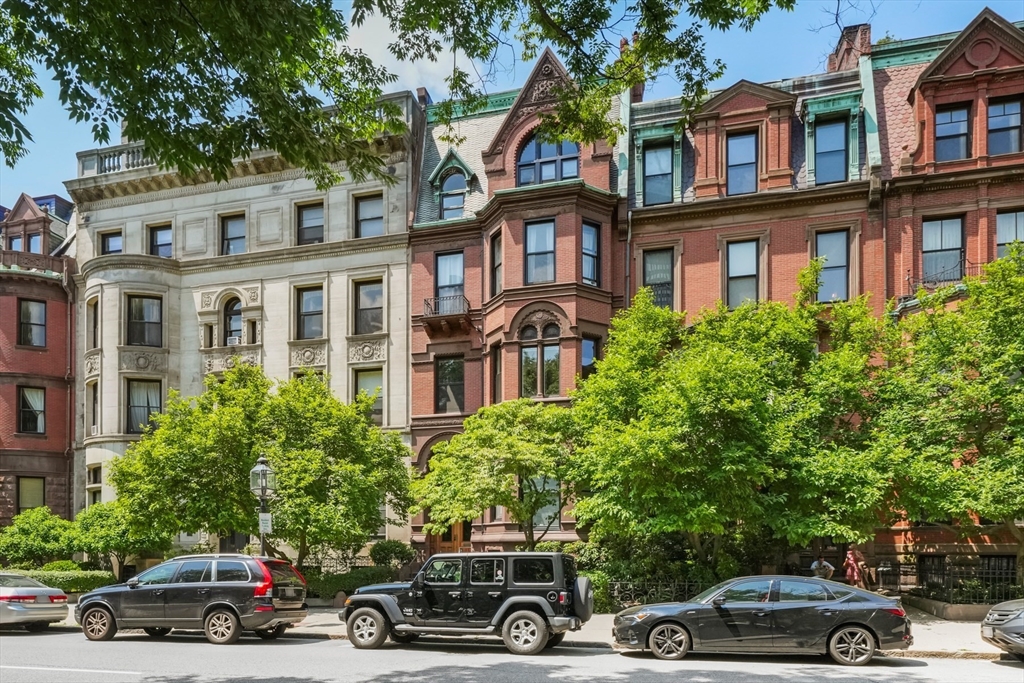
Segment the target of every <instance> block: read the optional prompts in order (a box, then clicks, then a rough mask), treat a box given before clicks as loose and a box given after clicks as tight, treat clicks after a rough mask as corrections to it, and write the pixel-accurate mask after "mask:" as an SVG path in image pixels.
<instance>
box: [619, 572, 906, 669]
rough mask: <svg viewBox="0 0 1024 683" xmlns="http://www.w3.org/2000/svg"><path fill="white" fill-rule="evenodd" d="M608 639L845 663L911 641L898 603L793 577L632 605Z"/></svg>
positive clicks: (661, 652) (667, 651) (654, 648)
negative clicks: (816, 656) (686, 599)
mask: <svg viewBox="0 0 1024 683" xmlns="http://www.w3.org/2000/svg"><path fill="white" fill-rule="evenodd" d="M612 635H613V636H614V637H615V642H616V643H618V644H619V645H620V646H622V647H626V648H633V649H638V650H650V651H651V652H653V653H654V656H655V657H657V658H659V659H682V658H683V657H685V656H686V653H687V652H689V651H690V650H694V651H704V652H742V653H761V654H826V653H827V654H829V655H831V656H832V658H833V659H835V660H836V661H837V662H839V663H840V664H846V665H849V666H860V665H863V664H867V663H868V662H869V661H871V658H872V657H873V656H874V655H875V653H876V652H877V651H879V650H903V649H906V648H908V647H910V646H911V645H912V644H913V642H914V638H913V636H911V635H910V619H908V618H907V614H906V612H904V611H903V608H902V607H901V606H900V603H899V600H896V599H893V598H887V597H884V596H881V595H877V594H875V593H869V592H868V591H863V590H859V589H857V588H851V587H850V586H847V585H844V584H841V583H835V582H833V581H827V580H824V579H812V578H802V577H797V576H745V577H742V578H738V579H731V580H729V581H724V582H722V583H720V584H718V585H717V586H714V587H713V588H709V589H708V590H706V591H704V592H703V593H701V594H700V595H698V596H696V597H695V598H694V599H693V600H691V601H689V602H683V603H679V602H672V603H661V604H657V605H641V606H639V607H630V608H629V609H626V610H623V611H621V612H619V613H618V614H616V615H615V622H614V626H613V627H612Z"/></svg>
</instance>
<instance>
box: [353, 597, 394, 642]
mask: <svg viewBox="0 0 1024 683" xmlns="http://www.w3.org/2000/svg"><path fill="white" fill-rule="evenodd" d="M345 626H346V630H347V635H348V640H349V642H350V643H352V645H353V646H355V647H356V648H358V649H360V650H374V649H376V648H378V647H380V646H381V645H383V644H384V641H385V640H387V637H388V633H389V632H390V630H391V629H389V628H388V622H387V619H385V618H384V615H383V614H381V613H380V612H378V611H377V610H375V609H373V608H372V607H360V608H359V609H357V610H356V611H354V612H352V615H351V616H349V618H348V621H347V622H346V624H345Z"/></svg>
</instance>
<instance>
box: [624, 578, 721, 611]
mask: <svg viewBox="0 0 1024 683" xmlns="http://www.w3.org/2000/svg"><path fill="white" fill-rule="evenodd" d="M707 588H710V584H705V583H701V582H697V581H672V582H664V583H662V582H658V583H648V582H637V583H634V582H632V581H611V582H609V583H608V593H609V596H610V597H611V599H612V601H613V602H615V603H616V604H617V605H618V606H619V609H625V608H627V607H633V606H634V605H649V604H652V603H656V602H683V601H686V600H690V599H691V598H693V597H694V596H696V595H697V594H699V593H700V592H701V591H703V590H705V589H707Z"/></svg>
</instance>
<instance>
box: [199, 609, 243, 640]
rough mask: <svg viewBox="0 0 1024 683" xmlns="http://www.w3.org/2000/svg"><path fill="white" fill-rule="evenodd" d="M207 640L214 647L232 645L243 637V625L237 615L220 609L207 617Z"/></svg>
mask: <svg viewBox="0 0 1024 683" xmlns="http://www.w3.org/2000/svg"><path fill="white" fill-rule="evenodd" d="M205 631H206V639H207V640H208V641H210V642H211V643H213V644H214V645H230V644H231V643H234V642H237V641H238V639H239V638H241V637H242V625H241V624H239V623H238V617H236V616H235V613H234V612H232V611H230V610H226V609H218V610H214V611H212V612H210V614H209V615H207V617H206V628H205Z"/></svg>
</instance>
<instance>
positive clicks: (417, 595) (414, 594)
mask: <svg viewBox="0 0 1024 683" xmlns="http://www.w3.org/2000/svg"><path fill="white" fill-rule="evenodd" d="M409 595H411V596H412V597H414V598H422V597H423V591H409Z"/></svg>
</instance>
